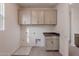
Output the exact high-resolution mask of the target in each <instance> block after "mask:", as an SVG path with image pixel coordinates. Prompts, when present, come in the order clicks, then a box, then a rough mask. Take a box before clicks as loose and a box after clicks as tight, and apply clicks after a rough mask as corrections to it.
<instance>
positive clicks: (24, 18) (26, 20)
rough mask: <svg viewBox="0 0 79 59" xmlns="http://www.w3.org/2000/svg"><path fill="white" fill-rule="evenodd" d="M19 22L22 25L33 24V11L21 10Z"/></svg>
mask: <svg viewBox="0 0 79 59" xmlns="http://www.w3.org/2000/svg"><path fill="white" fill-rule="evenodd" d="M19 20H20V21H19V23H20V24H31V11H30V10H21V11H20V12H19Z"/></svg>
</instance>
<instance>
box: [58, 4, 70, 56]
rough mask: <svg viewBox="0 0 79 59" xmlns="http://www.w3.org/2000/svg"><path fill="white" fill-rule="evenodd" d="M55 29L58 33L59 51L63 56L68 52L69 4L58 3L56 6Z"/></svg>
mask: <svg viewBox="0 0 79 59" xmlns="http://www.w3.org/2000/svg"><path fill="white" fill-rule="evenodd" d="M57 10H58V14H57V31H58V32H59V33H60V42H59V43H60V49H59V50H60V53H61V54H62V55H64V56H67V55H68V54H69V51H68V50H69V38H70V23H69V22H70V20H69V5H68V4H66V3H65V4H64V3H63V4H58V6H57Z"/></svg>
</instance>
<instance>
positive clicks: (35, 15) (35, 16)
mask: <svg viewBox="0 0 79 59" xmlns="http://www.w3.org/2000/svg"><path fill="white" fill-rule="evenodd" d="M32 24H38V11H37V10H32Z"/></svg>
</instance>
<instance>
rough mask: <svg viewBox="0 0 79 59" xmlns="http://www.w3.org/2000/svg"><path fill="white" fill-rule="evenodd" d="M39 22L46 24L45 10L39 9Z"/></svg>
mask: <svg viewBox="0 0 79 59" xmlns="http://www.w3.org/2000/svg"><path fill="white" fill-rule="evenodd" d="M38 24H44V11H43V10H39V11H38Z"/></svg>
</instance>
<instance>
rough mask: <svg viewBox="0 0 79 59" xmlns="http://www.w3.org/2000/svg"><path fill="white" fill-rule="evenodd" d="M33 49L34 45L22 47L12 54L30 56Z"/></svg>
mask: <svg viewBox="0 0 79 59" xmlns="http://www.w3.org/2000/svg"><path fill="white" fill-rule="evenodd" d="M31 49H32V47H20V48H18V49H17V50H16V51H15V52H14V53H13V54H12V56H28V55H29V54H30V51H31Z"/></svg>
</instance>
